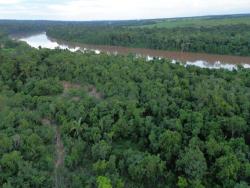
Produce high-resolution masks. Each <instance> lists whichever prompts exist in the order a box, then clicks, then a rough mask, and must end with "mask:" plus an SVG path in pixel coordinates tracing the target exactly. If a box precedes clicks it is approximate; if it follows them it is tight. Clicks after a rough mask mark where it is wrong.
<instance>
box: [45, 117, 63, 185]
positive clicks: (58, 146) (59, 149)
mask: <svg viewBox="0 0 250 188" xmlns="http://www.w3.org/2000/svg"><path fill="white" fill-rule="evenodd" d="M41 122H42V124H43V125H47V126H51V127H52V128H53V129H54V132H55V137H54V140H55V161H54V181H55V182H54V185H55V187H56V188H62V187H63V185H64V184H63V179H64V178H63V176H62V173H63V168H64V157H65V152H64V145H63V142H62V139H61V133H60V127H59V126H58V125H56V124H54V123H52V122H51V120H50V119H47V118H43V119H42V120H41Z"/></svg>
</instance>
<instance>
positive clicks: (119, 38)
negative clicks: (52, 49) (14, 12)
mask: <svg viewBox="0 0 250 188" xmlns="http://www.w3.org/2000/svg"><path fill="white" fill-rule="evenodd" d="M47 34H48V35H49V36H50V37H53V38H57V39H61V40H66V41H72V42H80V43H87V44H104V45H117V46H126V47H139V48H151V49H160V50H176V51H185V52H205V53H215V54H232V55H240V56H249V55H250V26H249V25H243V24H242V25H231V26H230V25H224V26H215V27H200V28H197V27H183V28H172V29H167V28H132V27H108V26H103V27H86V26H77V25H74V26H71V27H68V26H67V25H63V26H62V25H61V26H56V27H50V28H49V29H48V30H47Z"/></svg>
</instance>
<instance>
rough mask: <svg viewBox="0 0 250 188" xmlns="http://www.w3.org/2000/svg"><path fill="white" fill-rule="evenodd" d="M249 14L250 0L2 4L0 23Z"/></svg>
mask: <svg viewBox="0 0 250 188" xmlns="http://www.w3.org/2000/svg"><path fill="white" fill-rule="evenodd" d="M240 13H250V0H0V19H21V20H24V19H29V20H30V19H31V20H76V21H87V20H130V19H150V18H171V17H187V16H202V15H220V14H240Z"/></svg>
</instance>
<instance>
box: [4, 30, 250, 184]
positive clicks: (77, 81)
mask: <svg viewBox="0 0 250 188" xmlns="http://www.w3.org/2000/svg"><path fill="white" fill-rule="evenodd" d="M243 27H244V28H245V26H238V27H236V28H234V27H233V28H229V29H227V30H226V31H223V32H222V31H220V29H218V28H217V30H216V29H215V28H213V29H211V31H210V32H208V31H206V30H204V33H205V34H206V35H208V36H207V37H204V40H201V43H202V42H203V41H209V40H216V41H217V42H219V41H220V40H219V39H220V37H222V39H221V40H223V36H228V35H229V34H232V38H233V39H234V38H235V39H236V38H238V37H240V39H239V40H235V42H240V44H244V46H245V47H246V48H248V49H249V43H248V46H247V45H246V43H244V42H245V40H246V38H245V37H246V36H249V34H248V32H247V29H244V30H242V28H243ZM54 29H55V30H54V32H53V31H52V30H50V31H49V34H50V35H53V36H54V35H55V36H58V37H60V38H63V39H70V40H73V38H70V37H71V36H75V33H78V34H81V32H83V31H85V30H80V29H79V30H77V29H75V30H72V32H73V31H75V32H73V33H70V31H71V29H70V28H62V29H63V30H64V31H65V30H66V31H68V32H66V33H67V34H66V35H64V34H63V32H62V33H61V32H60V31H63V30H58V29H56V28H54ZM201 30H202V29H201ZM239 30H241V32H242V33H241V36H239V35H238V34H235V35H234V32H235V33H237V32H239ZM90 31H91V30H90ZM107 31H109V30H108V29H107V30H103V33H108V32H107ZM137 31H139V32H145V35H144V37H145V38H144V39H145V42H147V41H148V40H149V39H148V38H147V36H151V35H154V34H153V31H154V30H137ZM120 32H122V33H126V32H128V33H130V32H131V33H132V34H131V35H134V34H136V33H134V32H133V30H128V31H124V30H118V31H117V33H118V34H119V35H120ZM154 32H156V35H158V34H159V32H158V31H154ZM162 32H163V33H164V32H165V30H162ZM166 32H174V31H167V30H166ZM181 32H184V31H181ZM195 32H201V31H200V30H197V31H193V32H192V31H189V30H188V29H187V30H185V33H186V34H187V35H185V36H187V38H188V37H189V36H192V33H195ZM211 32H212V33H213V32H219V33H220V32H221V35H218V39H215V38H214V39H213V38H212V39H211V38H210V37H209V36H210V34H209V33H211ZM230 32H231V33H230ZM176 33H177V34H178V31H176ZM98 34H100V35H101V36H102V33H98ZM87 35H88V36H89V35H90V33H87ZM94 35H95V34H93V36H94ZM109 35H110V36H113V35H112V33H109ZM180 35H181V34H180ZM82 36H83V37H82V38H80V40H81V41H83V42H85V40H86V39H87V38H88V40H93V38H92V37H86V39H85V37H84V35H82ZM91 36H92V35H91ZM95 36H96V38H98V39H99V40H100V37H99V36H98V35H97V34H96V35H95ZM114 36H116V35H114ZM122 36H123V35H122ZM128 36H130V35H128ZM173 36H174V35H173ZM138 37H139V38H141V36H140V34H139V35H138ZM199 37H202V36H201V35H198V37H197V38H199ZM107 38H109V37H107ZM114 38H115V37H114ZM160 38H161V37H160ZM103 40H104V39H103ZM116 40H117V41H120V39H119V38H118V39H116V38H115V40H114V41H116ZM126 40H129V37H128V39H126V37H125V40H121V41H122V42H124V44H126V43H125V41H126ZM248 40H249V37H248ZM132 41H134V40H132ZM156 41H157V40H156ZM232 41H234V40H232ZM241 42H242V43H241ZM225 43H227V42H225ZM229 43H230V41H229V42H228V43H227V45H228V44H229ZM114 44H118V43H114ZM152 44H156V45H158V42H155V43H154V42H153V41H152ZM164 44H165V43H163V45H164ZM119 45H120V44H119ZM211 45H212V43H211ZM198 46H199V45H197V48H199V47H198ZM201 46H202V45H201ZM228 46H230V45H228ZM230 49H231V48H230ZM232 49H234V48H232ZM243 49H244V48H240V49H237V50H236V51H234V52H235V53H239V54H241V55H243V54H244V53H245V52H244V53H243V51H244V50H243ZM225 50H227V49H225ZM238 50H243V51H238ZM248 52H249V51H248ZM249 98H250V71H249V70H248V69H242V68H239V69H238V70H237V71H236V70H234V71H228V70H210V69H200V68H197V67H193V66H188V67H184V66H181V65H179V64H178V63H177V64H171V63H170V61H168V60H164V59H162V60H153V61H151V62H150V63H149V62H147V61H146V60H145V59H143V58H135V57H134V56H133V55H128V56H121V55H116V56H114V55H107V54H100V55H96V54H94V53H92V52H86V53H82V52H80V51H79V52H76V53H72V52H70V51H68V50H59V49H56V50H48V49H33V48H30V47H28V46H27V45H26V44H25V43H22V42H14V41H11V40H9V39H8V38H6V37H5V36H4V35H0V187H3V188H12V187H13V188H14V187H15V188H22V187H25V188H27V187H32V188H33V187H48V188H49V187H60V188H62V187H72V188H79V187H84V188H87V187H89V188H92V187H93V188H94V187H98V188H111V187H113V188H125V187H126V188H144V187H145V188H147V187H148V188H152V187H154V188H166V187H171V188H172V187H179V188H188V187H195V188H202V187H215V188H217V187H225V188H247V187H249V185H250V134H249V133H250V100H249Z"/></svg>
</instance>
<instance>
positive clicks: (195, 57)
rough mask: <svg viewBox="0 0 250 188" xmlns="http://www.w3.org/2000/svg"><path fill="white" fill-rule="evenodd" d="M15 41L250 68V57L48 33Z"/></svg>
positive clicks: (191, 63) (189, 62)
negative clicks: (133, 45) (77, 39)
mask: <svg viewBox="0 0 250 188" xmlns="http://www.w3.org/2000/svg"><path fill="white" fill-rule="evenodd" d="M13 38H15V39H18V40H21V41H25V42H27V43H28V44H29V45H30V46H32V47H35V48H38V47H39V46H41V47H44V48H50V49H54V48H56V47H59V48H62V49H69V50H70V51H77V50H81V51H84V50H92V51H95V52H96V53H97V54H99V53H100V52H104V53H110V54H124V55H125V54H130V53H132V54H137V55H138V56H142V57H146V58H147V59H148V60H152V58H153V57H159V58H167V59H171V60H174V61H173V62H176V61H181V62H184V63H186V64H188V65H196V66H199V67H202V68H226V69H233V68H235V67H236V66H237V65H242V66H243V67H245V68H250V57H242V56H231V55H216V54H206V53H191V52H176V51H165V50H152V49H142V48H127V47H121V46H107V45H88V44H80V43H73V42H65V41H64V42H63V41H59V40H55V39H51V38H49V37H47V35H46V33H45V32H43V33H39V34H33V35H31V36H27V35H25V36H18V37H13Z"/></svg>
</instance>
